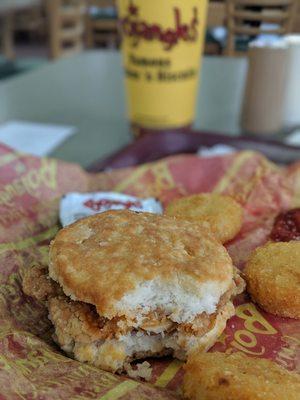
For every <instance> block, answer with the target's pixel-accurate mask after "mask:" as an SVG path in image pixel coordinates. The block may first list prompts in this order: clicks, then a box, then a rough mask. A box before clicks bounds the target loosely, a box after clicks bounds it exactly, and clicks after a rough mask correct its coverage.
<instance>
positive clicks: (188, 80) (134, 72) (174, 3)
mask: <svg viewBox="0 0 300 400" xmlns="http://www.w3.org/2000/svg"><path fill="white" fill-rule="evenodd" d="M206 11H207V0H118V13H119V19H120V26H121V32H122V38H123V40H122V51H123V63H124V69H125V77H126V89H127V96H128V111H129V118H130V121H131V123H132V124H133V125H134V126H138V127H141V128H149V129H158V130H160V129H162V130H164V129H170V128H171V129H172V128H175V129H176V128H180V127H184V126H189V125H191V124H192V122H193V120H194V115H195V103H196V96H197V88H198V79H199V71H200V65H201V58H202V50H203V42H204V35H205V22H206Z"/></svg>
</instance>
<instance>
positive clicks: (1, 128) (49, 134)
mask: <svg viewBox="0 0 300 400" xmlns="http://www.w3.org/2000/svg"><path fill="white" fill-rule="evenodd" d="M74 133H76V128H75V127H74V126H63V125H52V124H41V123H36V122H27V121H19V120H16V121H8V122H6V123H4V124H2V125H0V142H2V143H4V144H6V145H7V146H9V147H11V148H13V149H14V150H17V151H19V152H21V153H28V154H32V155H35V156H40V157H41V156H46V155H48V154H49V153H51V151H52V150H54V149H55V148H56V147H58V146H59V145H60V144H61V143H62V142H64V141H65V140H66V139H67V138H69V137H70V136H71V135H73V134H74Z"/></svg>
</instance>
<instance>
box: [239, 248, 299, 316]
mask: <svg viewBox="0 0 300 400" xmlns="http://www.w3.org/2000/svg"><path fill="white" fill-rule="evenodd" d="M244 273H245V278H246V281H247V288H248V291H249V293H250V294H251V297H252V299H253V300H254V301H255V302H257V303H258V304H259V305H260V306H261V307H262V308H263V309H264V310H266V311H269V312H270V313H272V314H275V315H279V316H282V317H290V318H300V242H299V241H293V242H289V243H281V242H279V243H268V244H266V245H265V246H262V247H259V248H258V249H256V250H255V251H254V252H253V253H252V255H251V257H250V259H249V261H248V263H247V265H246V268H245V270H244Z"/></svg>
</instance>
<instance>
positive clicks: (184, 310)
mask: <svg viewBox="0 0 300 400" xmlns="http://www.w3.org/2000/svg"><path fill="white" fill-rule="evenodd" d="M49 274H50V276H51V278H52V279H54V280H55V281H57V282H58V283H59V284H60V285H61V286H62V288H63V290H64V292H65V294H66V295H67V296H70V297H71V298H72V299H73V300H79V301H83V302H86V303H90V304H93V305H95V306H96V308H97V311H98V313H99V314H100V315H101V316H104V317H106V318H109V319H111V318H113V317H116V316H124V317H126V318H128V319H134V318H137V317H138V316H141V317H142V316H143V315H146V314H149V312H152V311H160V312H162V311H163V313H164V314H167V315H168V316H169V318H170V319H171V320H173V321H175V322H177V323H184V322H189V321H192V320H193V319H194V318H195V316H196V315H199V314H201V313H204V312H205V313H207V314H213V313H214V312H216V310H217V306H218V303H219V301H220V299H221V297H222V296H223V295H224V294H225V293H226V292H227V291H228V290H231V289H232V285H233V265H232V261H231V259H230V257H229V255H228V253H227V251H226V249H225V248H224V247H223V246H222V245H221V244H220V243H219V242H218V241H217V240H215V239H214V238H213V236H212V235H211V234H210V232H207V230H205V229H204V228H203V227H201V226H199V225H197V224H194V223H192V222H188V221H183V220H176V219H174V218H171V217H167V216H161V215H155V214H150V213H135V212H132V211H125V210H121V211H108V212H105V213H101V214H97V215H94V216H91V217H88V218H85V219H82V220H79V221H77V222H75V223H74V224H72V225H70V226H68V227H66V228H64V229H62V230H61V231H60V232H59V233H58V234H57V236H56V237H55V239H54V240H53V241H52V243H51V246H50V263H49Z"/></svg>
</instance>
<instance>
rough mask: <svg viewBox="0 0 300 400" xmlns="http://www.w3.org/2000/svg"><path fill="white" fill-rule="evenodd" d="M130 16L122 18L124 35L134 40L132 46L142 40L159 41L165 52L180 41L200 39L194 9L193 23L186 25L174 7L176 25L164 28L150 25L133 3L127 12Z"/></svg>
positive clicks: (196, 12)
mask: <svg viewBox="0 0 300 400" xmlns="http://www.w3.org/2000/svg"><path fill="white" fill-rule="evenodd" d="M127 12H128V14H127V15H126V16H125V17H123V18H121V20H120V24H121V30H122V33H123V35H125V36H128V37H130V38H132V45H133V46H137V45H138V44H139V42H140V41H141V40H148V41H152V40H159V41H160V42H162V44H163V47H164V49H165V50H171V49H172V48H173V47H174V46H175V45H176V44H178V43H179V42H180V41H185V42H195V41H196V40H197V37H198V24H199V19H198V10H197V8H196V7H194V8H193V9H192V15H191V21H190V22H189V23H184V22H183V21H182V13H181V10H180V9H179V8H178V7H174V8H173V10H172V12H173V16H174V25H173V26H170V27H163V26H161V25H160V24H158V23H150V22H149V21H146V20H145V19H143V18H140V16H139V8H138V7H137V6H136V5H134V3H133V2H131V3H130V4H129V6H128V10H127Z"/></svg>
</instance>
